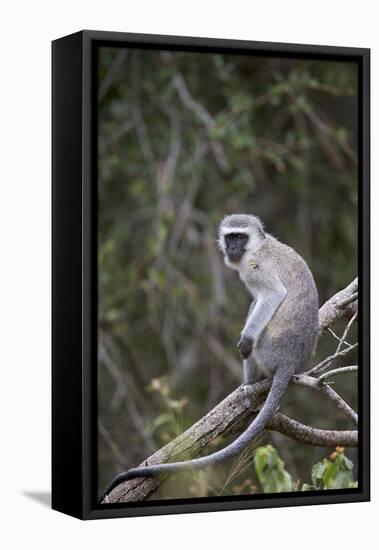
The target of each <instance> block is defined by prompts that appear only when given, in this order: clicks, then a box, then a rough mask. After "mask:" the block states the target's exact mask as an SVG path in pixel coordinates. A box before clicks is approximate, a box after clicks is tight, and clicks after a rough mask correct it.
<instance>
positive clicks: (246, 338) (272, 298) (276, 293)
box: [237, 278, 287, 359]
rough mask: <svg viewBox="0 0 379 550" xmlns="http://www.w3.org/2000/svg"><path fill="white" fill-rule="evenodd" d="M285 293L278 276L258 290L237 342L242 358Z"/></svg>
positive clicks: (249, 349)
mask: <svg viewBox="0 0 379 550" xmlns="http://www.w3.org/2000/svg"><path fill="white" fill-rule="evenodd" d="M286 295H287V290H286V288H285V287H284V285H283V284H282V283H281V281H280V280H279V278H278V279H276V280H275V282H274V284H273V285H272V286H270V287H269V288H268V287H263V288H261V289H260V290H259V292H258V295H257V296H256V301H255V304H254V307H253V308H252V311H251V312H250V311H249V315H248V318H247V321H246V324H245V326H244V328H243V330H242V333H241V338H240V340H239V342H238V344H237V346H238V349H239V351H240V353H241V355H242V357H243V358H244V359H246V358H247V357H249V355H250V353H251V350H252V348H253V346H254V344H255V343H256V342H257V341H258V339H259V337H260V335H261V334H262V332H263V331H264V329H265V328H266V327H267V325H268V324H269V322H270V321H271V319H272V318H273V316H274V315H275V312H276V311H277V309H278V307H279V306H280V304H281V303H282V302H283V300H284V299H285V297H286Z"/></svg>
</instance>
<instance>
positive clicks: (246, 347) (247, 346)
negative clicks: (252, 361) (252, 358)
mask: <svg viewBox="0 0 379 550" xmlns="http://www.w3.org/2000/svg"><path fill="white" fill-rule="evenodd" d="M253 347H254V340H253V338H251V337H250V336H246V335H243V334H242V335H241V338H240V339H239V341H238V344H237V348H238V351H239V352H240V354H241V356H242V358H243V359H247V358H248V357H249V355H250V353H251V352H252V349H253Z"/></svg>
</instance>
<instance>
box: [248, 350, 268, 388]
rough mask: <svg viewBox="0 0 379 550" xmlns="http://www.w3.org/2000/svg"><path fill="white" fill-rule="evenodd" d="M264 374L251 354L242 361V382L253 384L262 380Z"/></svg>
mask: <svg viewBox="0 0 379 550" xmlns="http://www.w3.org/2000/svg"><path fill="white" fill-rule="evenodd" d="M264 378H265V376H264V375H263V374H262V372H261V371H260V370H259V368H258V366H257V364H256V363H255V362H254V360H253V358H252V357H251V355H250V356H249V357H248V358H247V359H244V361H243V383H244V384H255V383H256V382H260V380H264Z"/></svg>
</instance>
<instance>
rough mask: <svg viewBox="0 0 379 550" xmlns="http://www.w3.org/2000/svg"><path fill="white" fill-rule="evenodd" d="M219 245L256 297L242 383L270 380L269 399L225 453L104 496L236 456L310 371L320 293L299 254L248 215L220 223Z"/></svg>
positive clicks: (143, 470)
mask: <svg viewBox="0 0 379 550" xmlns="http://www.w3.org/2000/svg"><path fill="white" fill-rule="evenodd" d="M218 245H219V247H220V249H221V251H222V252H223V254H224V261H225V264H226V265H227V266H228V267H230V268H232V269H235V270H236V271H237V272H238V273H239V276H240V278H241V280H242V281H243V282H244V284H245V286H246V287H247V290H248V292H249V293H250V294H251V297H252V302H251V305H250V309H249V313H248V316H247V320H246V323H245V326H244V328H243V330H242V332H241V337H240V339H239V342H238V344H237V347H238V349H239V351H240V353H241V356H242V358H243V366H244V382H245V384H254V383H255V382H257V381H259V380H261V379H263V378H270V379H272V384H271V388H270V391H269V393H268V396H267V399H266V401H265V403H264V404H263V406H262V408H261V410H260V411H259V413H258V414H257V416H256V417H255V419H254V420H253V421H252V423H251V424H250V426H249V427H248V428H247V429H246V431H244V432H243V433H242V434H241V435H240V436H239V437H237V438H236V439H235V440H234V441H233V443H231V444H230V445H228V446H227V447H225V448H224V449H221V450H220V451H217V452H215V453H213V454H211V455H208V456H203V457H201V458H196V459H193V460H187V461H183V462H173V463H167V464H154V465H151V466H143V467H139V468H133V469H131V470H129V471H127V472H124V473H122V474H120V475H118V476H116V477H115V478H114V479H113V480H112V481H111V483H110V484H109V485H108V487H107V488H106V491H105V494H108V493H109V492H110V491H112V490H113V489H114V488H115V487H116V486H117V485H118V484H119V483H121V482H122V481H125V480H127V479H132V478H135V477H145V476H156V475H159V474H167V473H173V472H177V471H182V470H185V469H189V468H194V469H198V468H204V467H205V466H209V465H211V464H215V463H216V462H219V461H222V460H225V459H227V458H231V457H234V456H236V455H237V454H238V453H240V452H241V451H242V450H243V449H244V448H245V447H246V446H247V445H248V444H249V443H250V442H251V441H252V440H253V439H254V438H255V437H257V435H258V434H259V433H260V432H261V431H262V430H263V429H264V427H265V426H266V424H267V423H268V422H269V421H270V420H271V418H272V417H273V415H274V414H275V412H276V410H277V408H278V405H279V401H280V399H281V397H282V395H283V393H284V392H285V390H286V388H287V386H288V384H289V382H290V380H291V378H292V376H293V375H294V374H296V373H298V372H300V371H301V370H302V369H304V368H305V367H306V365H307V362H308V360H309V358H310V356H311V355H312V353H313V351H314V349H315V347H316V343H317V337H318V326H319V325H318V309H319V304H318V294H317V289H316V285H315V282H314V279H313V276H312V273H311V271H310V270H309V268H308V265H307V264H306V262H305V261H304V260H303V259H302V258H301V257H300V256H299V254H297V253H296V252H295V251H294V250H293V249H292V248H291V247H289V246H287V245H285V244H283V243H281V242H279V241H278V240H277V239H275V238H274V237H273V236H272V235H269V234H268V233H266V232H265V230H264V228H263V225H262V223H261V221H260V220H259V219H258V218H257V217H256V216H252V215H248V214H233V215H231V216H226V217H225V218H224V219H223V220H222V222H221V224H220V228H219V235H218Z"/></svg>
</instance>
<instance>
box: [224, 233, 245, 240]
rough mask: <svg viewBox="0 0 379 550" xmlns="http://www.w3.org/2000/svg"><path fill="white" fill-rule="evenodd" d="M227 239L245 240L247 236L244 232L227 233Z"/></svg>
mask: <svg viewBox="0 0 379 550" xmlns="http://www.w3.org/2000/svg"><path fill="white" fill-rule="evenodd" d="M228 237H229V239H232V240H234V239H238V240H245V239H246V238H247V235H245V233H229V235H228Z"/></svg>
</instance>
